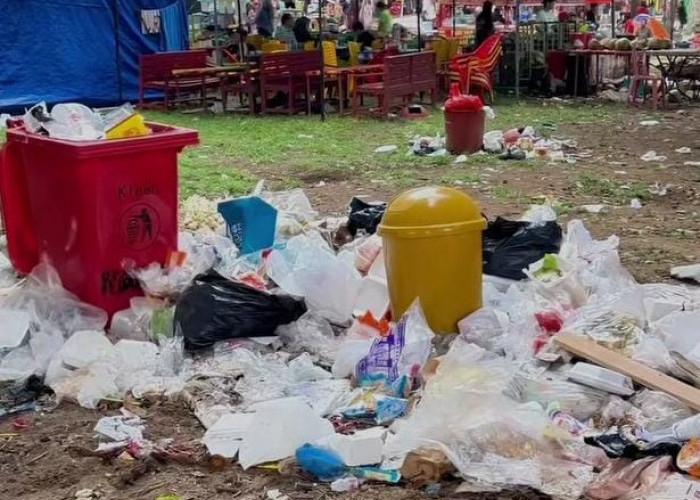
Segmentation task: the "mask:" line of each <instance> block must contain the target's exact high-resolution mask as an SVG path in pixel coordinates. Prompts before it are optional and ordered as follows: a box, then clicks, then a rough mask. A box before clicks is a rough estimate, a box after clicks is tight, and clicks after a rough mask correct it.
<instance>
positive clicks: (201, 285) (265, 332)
mask: <svg viewBox="0 0 700 500" xmlns="http://www.w3.org/2000/svg"><path fill="white" fill-rule="evenodd" d="M305 312H306V306H305V305H304V301H303V300H298V299H295V298H294V297H290V296H289V295H271V294H269V293H266V292H263V291H260V290H256V289H255V288H253V287H250V286H248V285H246V284H244V283H240V282H237V281H232V280H229V279H226V278H224V277H223V276H221V275H220V274H219V273H217V272H216V271H213V270H209V271H207V272H206V273H204V274H200V275H198V276H197V277H195V279H194V280H193V281H192V284H191V285H190V286H189V287H188V288H187V289H186V290H185V291H184V292H183V293H182V295H181V297H180V300H179V301H178V302H177V306H176V307H175V331H176V332H182V335H183V336H184V337H185V348H186V349H189V350H196V349H203V348H205V347H209V346H211V345H212V344H214V343H215V342H218V341H220V340H226V339H232V338H239V337H265V336H269V335H274V333H275V330H276V329H277V327H278V326H279V325H284V324H287V323H291V322H292V321H295V320H297V319H298V318H299V317H300V316H301V315H302V314H304V313H305Z"/></svg>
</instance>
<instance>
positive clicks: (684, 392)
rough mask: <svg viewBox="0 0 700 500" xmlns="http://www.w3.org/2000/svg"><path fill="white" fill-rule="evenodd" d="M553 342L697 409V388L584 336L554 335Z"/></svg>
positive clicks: (699, 393)
mask: <svg viewBox="0 0 700 500" xmlns="http://www.w3.org/2000/svg"><path fill="white" fill-rule="evenodd" d="M554 341H555V342H556V343H557V345H559V346H560V347H561V348H563V349H565V350H566V351H568V352H570V353H572V354H575V355H576V356H578V357H580V358H584V359H587V360H589V361H592V362H593V363H595V364H597V365H600V366H602V367H605V368H610V369H611V370H615V371H616V372H618V373H621V374H623V375H627V376H628V377H630V378H632V380H634V381H635V382H637V383H638V384H641V385H643V386H645V387H648V388H650V389H654V390H657V391H661V392H665V393H666V394H669V395H670V396H673V397H675V398H676V399H678V400H679V401H681V402H683V403H685V404H686V405H687V406H689V407H690V408H692V409H693V410H696V411H700V389H696V388H695V387H692V386H690V385H688V384H685V383H683V382H681V381H680V380H677V379H675V378H673V377H670V376H668V375H666V374H664V373H661V372H660V371H657V370H654V369H653V368H649V367H648V366H646V365H643V364H642V363H639V362H638V361H634V360H632V359H629V358H627V357H625V356H623V355H622V354H619V353H617V352H615V351H611V350H610V349H608V348H606V347H603V346H600V345H598V344H596V343H595V342H594V341H593V340H591V339H589V338H588V337H583V336H580V335H558V336H556V337H554Z"/></svg>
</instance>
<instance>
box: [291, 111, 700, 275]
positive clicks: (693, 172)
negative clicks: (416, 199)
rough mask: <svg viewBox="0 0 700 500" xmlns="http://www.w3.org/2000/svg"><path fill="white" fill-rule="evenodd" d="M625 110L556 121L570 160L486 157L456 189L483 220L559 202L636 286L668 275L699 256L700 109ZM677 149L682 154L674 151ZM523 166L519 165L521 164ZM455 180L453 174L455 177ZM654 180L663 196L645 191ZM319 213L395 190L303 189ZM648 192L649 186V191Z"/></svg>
mask: <svg viewBox="0 0 700 500" xmlns="http://www.w3.org/2000/svg"><path fill="white" fill-rule="evenodd" d="M647 119H649V118H648V117H644V116H642V115H641V114H640V115H628V116H626V117H625V118H623V120H622V121H620V122H618V123H617V124H615V125H610V124H608V123H606V124H604V125H603V124H598V123H580V124H576V125H563V126H560V127H559V128H558V130H557V131H556V133H555V136H556V137H563V138H567V139H574V140H576V141H577V143H578V153H579V154H580V155H581V156H582V157H581V158H579V159H578V161H577V163H576V164H574V165H566V164H563V163H547V162H538V163H537V164H536V166H534V167H533V166H532V164H527V165H526V164H519V163H516V162H504V161H502V160H498V159H496V158H495V159H494V160H493V164H492V165H491V166H486V167H482V168H481V169H480V170H481V171H480V173H479V177H480V179H481V181H480V182H478V183H476V184H470V183H468V182H464V183H463V184H462V185H458V184H457V185H455V186H454V187H457V188H459V189H463V190H464V191H466V192H467V193H469V194H470V195H471V196H473V197H475V198H476V199H477V200H478V201H479V203H480V205H481V208H482V211H483V212H484V213H485V214H486V216H487V217H488V218H490V219H495V218H496V217H497V216H499V215H501V216H505V217H508V216H510V217H515V216H518V215H520V214H521V213H522V212H523V211H524V210H525V209H527V208H528V206H529V205H530V204H532V203H542V202H543V200H544V199H548V200H551V201H554V202H555V203H558V204H560V206H559V211H560V221H564V222H565V221H568V220H571V219H575V218H578V219H582V220H583V221H584V223H585V225H586V227H588V228H589V229H590V230H591V231H592V233H593V235H594V236H595V237H597V238H605V237H608V236H610V235H612V234H615V235H617V236H619V238H620V255H621V258H622V261H623V263H624V264H625V266H626V267H627V268H628V269H629V270H630V272H632V274H633V275H634V276H635V278H636V279H637V280H639V281H641V282H651V281H662V280H668V279H669V275H668V272H669V269H670V267H671V266H676V265H684V264H689V263H694V262H697V261H700V251H699V250H698V247H697V245H696V241H697V240H696V238H697V236H698V234H700V184H699V183H700V164H698V165H697V166H688V165H684V163H685V162H688V161H699V160H700V121H699V119H700V109H697V108H695V109H689V110H682V111H675V110H674V111H668V112H665V113H659V114H658V115H657V116H655V117H654V119H656V120H657V121H659V122H660V123H659V124H658V125H653V126H648V125H640V121H644V120H647ZM681 147H689V148H691V153H690V154H683V153H677V152H676V149H678V148H681ZM650 150H653V151H655V152H656V153H657V154H658V155H661V156H665V157H666V160H664V161H653V162H645V161H642V160H641V159H640V157H641V156H642V155H643V154H645V153H646V152H648V151H650ZM521 165H522V166H521ZM446 173H449V174H450V175H452V176H455V172H454V169H453V168H452V167H442V166H438V167H432V168H426V169H425V170H424V171H423V175H422V176H420V179H421V180H422V181H424V182H425V184H430V183H431V182H438V181H439V180H441V179H444V177H445V174H446ZM455 177H459V176H458V175H456V176H455ZM655 184H657V185H658V186H660V187H667V192H666V194H665V195H663V196H660V195H656V194H652V193H649V192H648V190H647V188H649V187H652V186H654V185H655ZM304 189H305V190H306V192H307V193H308V194H309V196H310V197H311V199H312V201H313V203H314V204H315V206H316V207H317V209H318V210H319V212H321V213H330V212H334V213H338V214H342V213H344V211H345V209H346V206H347V200H348V199H349V198H350V197H351V196H353V195H358V194H362V195H366V196H367V197H368V199H381V200H389V199H391V197H392V196H394V195H396V194H398V193H399V192H400V191H401V190H400V189H395V188H389V187H386V186H385V185H383V183H372V184H370V185H367V184H358V183H355V182H353V181H351V180H348V181H341V182H332V181H326V182H325V185H322V186H319V185H318V183H315V184H311V185H309V186H305V188H304ZM653 191H654V190H653V189H652V192H653ZM636 196H640V197H642V200H641V201H642V204H643V207H642V208H641V209H633V208H631V207H630V201H631V199H632V198H634V197H636ZM601 203H602V204H604V205H605V208H604V210H603V212H602V213H599V214H592V213H588V212H587V211H586V210H584V209H583V208H581V207H582V206H583V205H590V204H601Z"/></svg>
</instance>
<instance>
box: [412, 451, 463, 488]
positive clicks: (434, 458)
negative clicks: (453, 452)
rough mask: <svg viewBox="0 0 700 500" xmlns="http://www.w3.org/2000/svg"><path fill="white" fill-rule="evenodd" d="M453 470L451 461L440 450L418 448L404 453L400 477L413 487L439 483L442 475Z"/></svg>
mask: <svg viewBox="0 0 700 500" xmlns="http://www.w3.org/2000/svg"><path fill="white" fill-rule="evenodd" d="M453 470H454V466H453V465H452V462H450V460H449V459H448V458H447V457H446V456H445V454H444V453H443V452H441V451H440V450H433V449H430V448H419V449H417V450H415V451H412V452H410V453H409V454H408V455H406V459H405V460H404V462H403V465H402V466H401V477H403V478H404V479H406V480H407V481H409V482H410V483H411V485H412V486H414V487H417V488H419V487H421V486H423V485H425V484H430V483H439V482H440V480H441V479H442V477H443V476H445V475H446V474H449V473H450V472H452V471H453Z"/></svg>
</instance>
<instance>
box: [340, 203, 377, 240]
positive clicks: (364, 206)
mask: <svg viewBox="0 0 700 500" xmlns="http://www.w3.org/2000/svg"><path fill="white" fill-rule="evenodd" d="M384 212H386V203H367V202H366V201H363V200H361V199H359V198H353V199H352V200H350V215H349V216H348V231H350V234H351V235H352V236H353V237H354V236H355V235H356V234H357V231H358V230H360V229H362V230H364V231H365V232H367V234H374V233H375V232H376V231H377V226H378V225H379V223H380V222H381V221H382V217H384Z"/></svg>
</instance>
